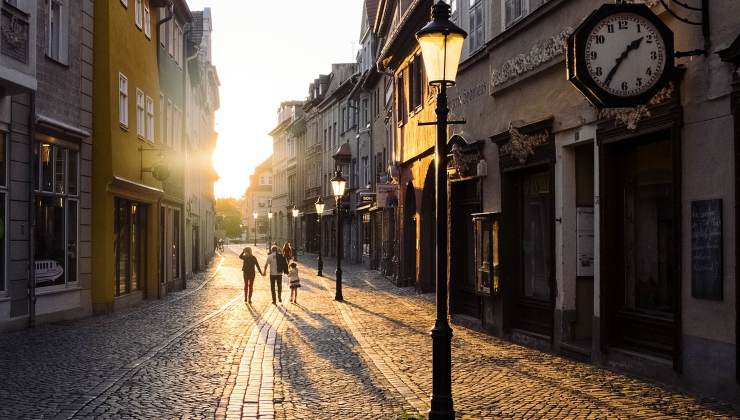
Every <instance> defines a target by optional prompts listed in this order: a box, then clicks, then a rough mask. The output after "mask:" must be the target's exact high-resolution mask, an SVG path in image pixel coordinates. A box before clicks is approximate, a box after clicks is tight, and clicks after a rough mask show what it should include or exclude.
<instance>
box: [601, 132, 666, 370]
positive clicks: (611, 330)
mask: <svg viewBox="0 0 740 420" xmlns="http://www.w3.org/2000/svg"><path fill="white" fill-rule="evenodd" d="M673 156H674V150H673V146H672V143H671V140H670V132H669V131H665V132H661V133H657V134H652V135H649V136H646V137H641V138H637V139H634V140H630V141H622V142H619V143H615V144H611V145H607V146H604V153H603V164H604V165H603V171H602V173H603V174H608V176H602V177H601V178H602V179H603V183H604V187H605V188H604V192H603V194H602V205H603V217H604V223H603V233H602V235H603V236H602V264H603V266H602V269H601V273H602V278H603V284H604V288H605V290H604V291H602V294H601V296H602V299H604V300H605V305H606V314H605V315H606V322H607V325H608V344H609V345H611V346H616V347H621V348H626V349H631V350H636V351H639V352H642V353H647V354H650V355H653V356H658V357H664V358H669V359H670V358H671V357H673V356H674V350H675V344H674V340H675V336H676V333H677V330H676V328H677V321H676V317H677V310H678V303H677V299H678V293H679V291H680V272H679V270H680V267H679V266H680V264H679V260H678V258H677V256H678V245H677V243H678V242H680V237H681V236H680V230H679V226H678V221H679V220H680V217H679V216H678V215H679V214H680V207H679V202H678V200H677V197H678V196H679V192H677V191H676V187H677V185H678V183H677V182H676V173H675V164H674V158H673Z"/></svg>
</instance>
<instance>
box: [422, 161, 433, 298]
mask: <svg viewBox="0 0 740 420" xmlns="http://www.w3.org/2000/svg"><path fill="white" fill-rule="evenodd" d="M434 173H435V170H434V166H433V165H431V166H429V169H428V170H427V176H426V178H425V179H424V189H423V190H422V193H421V208H420V209H419V213H420V217H421V229H420V230H421V238H420V239H421V240H420V243H419V278H418V279H417V285H418V287H419V289H420V290H421V292H422V293H428V292H433V291H434V284H435V279H434V271H435V270H434V267H435V261H436V258H435V253H434V244H435V243H436V240H435V239H436V223H435V220H434V219H435V217H434V215H435V214H436V209H435V202H434V192H435V190H434Z"/></svg>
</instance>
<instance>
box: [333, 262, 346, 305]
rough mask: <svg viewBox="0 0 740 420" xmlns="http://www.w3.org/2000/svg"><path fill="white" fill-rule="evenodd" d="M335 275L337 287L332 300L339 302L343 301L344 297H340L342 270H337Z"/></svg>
mask: <svg viewBox="0 0 740 420" xmlns="http://www.w3.org/2000/svg"><path fill="white" fill-rule="evenodd" d="M335 275H336V277H337V285H336V292H335V294H334V300H336V301H338V302H341V301H343V300H344V297H343V296H342V270H339V269H337V271H336V272H335Z"/></svg>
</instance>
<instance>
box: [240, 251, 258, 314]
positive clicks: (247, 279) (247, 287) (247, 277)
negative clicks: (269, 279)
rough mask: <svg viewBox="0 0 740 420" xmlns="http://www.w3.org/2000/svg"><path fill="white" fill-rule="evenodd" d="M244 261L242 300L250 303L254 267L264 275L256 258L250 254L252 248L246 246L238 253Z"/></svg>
mask: <svg viewBox="0 0 740 420" xmlns="http://www.w3.org/2000/svg"><path fill="white" fill-rule="evenodd" d="M239 258H241V259H242V260H243V261H244V263H242V273H243V274H244V302H247V303H248V304H250V305H251V304H252V292H253V291H254V276H255V272H254V270H255V268H256V269H257V271H259V273H260V275H261V276H264V274H263V273H262V270H261V269H260V265H259V263H258V262H257V258H256V257H255V256H254V255H252V248H250V247H246V248H244V250H243V251H242V253H241V255H239Z"/></svg>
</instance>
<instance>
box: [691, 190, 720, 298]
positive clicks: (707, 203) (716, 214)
mask: <svg viewBox="0 0 740 420" xmlns="http://www.w3.org/2000/svg"><path fill="white" fill-rule="evenodd" d="M722 251H723V250H722V200H721V199H718V200H702V201H692V202H691V295H692V296H693V297H695V298H697V299H708V300H722V275H723V273H722V272H723V267H722V266H723V261H722Z"/></svg>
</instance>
